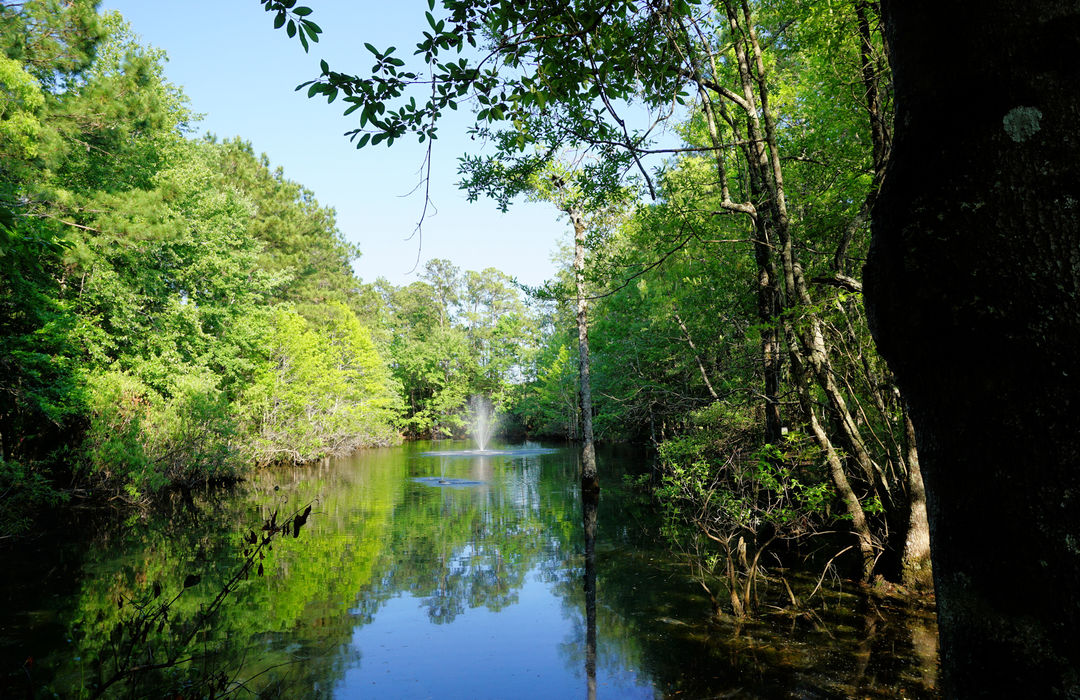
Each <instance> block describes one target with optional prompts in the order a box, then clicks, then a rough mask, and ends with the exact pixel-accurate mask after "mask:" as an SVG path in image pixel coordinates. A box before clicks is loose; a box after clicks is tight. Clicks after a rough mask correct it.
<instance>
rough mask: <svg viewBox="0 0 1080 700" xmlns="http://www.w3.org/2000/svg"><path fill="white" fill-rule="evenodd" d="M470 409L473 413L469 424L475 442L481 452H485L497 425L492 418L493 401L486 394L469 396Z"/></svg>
mask: <svg viewBox="0 0 1080 700" xmlns="http://www.w3.org/2000/svg"><path fill="white" fill-rule="evenodd" d="M469 411H470V413H471V414H472V420H471V421H470V423H469V425H470V427H471V428H472V430H471V432H472V438H473V442H474V443H475V444H476V447H477V449H478V450H479V451H480V452H485V451H487V444H488V440H490V439H491V431H492V429H493V428H494V427H495V421H494V420H492V418H493V415H492V411H491V401H489V400H488V399H487V397H486V396H480V395H479V394H474V395H473V396H471V397H470V398H469Z"/></svg>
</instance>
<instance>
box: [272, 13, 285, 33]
mask: <svg viewBox="0 0 1080 700" xmlns="http://www.w3.org/2000/svg"><path fill="white" fill-rule="evenodd" d="M284 24H285V13H284V12H279V13H277V16H276V17H274V29H281V27H282V26H283V25H284Z"/></svg>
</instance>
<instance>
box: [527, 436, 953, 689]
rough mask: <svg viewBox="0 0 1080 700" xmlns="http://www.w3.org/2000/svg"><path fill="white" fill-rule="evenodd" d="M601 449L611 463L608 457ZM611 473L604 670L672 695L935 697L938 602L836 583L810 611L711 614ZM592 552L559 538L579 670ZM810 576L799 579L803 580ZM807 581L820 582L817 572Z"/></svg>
mask: <svg viewBox="0 0 1080 700" xmlns="http://www.w3.org/2000/svg"><path fill="white" fill-rule="evenodd" d="M599 459H600V462H601V468H602V469H603V468H604V467H605V461H606V460H605V459H604V455H599ZM607 466H608V468H609V469H610V468H611V465H610V464H608V465H607ZM605 483H606V484H610V486H606V487H605V490H604V492H603V494H602V496H601V499H600V504H599V508H598V516H597V520H598V527H597V530H598V533H597V543H596V588H597V605H596V629H597V643H596V661H595V664H596V667H597V669H599V671H600V674H601V675H606V676H608V677H612V676H614V677H620V678H622V679H623V681H624V682H625V681H627V680H628V679H629V678H630V677H636V678H637V679H638V680H639V681H642V680H644V681H645V682H651V683H652V684H653V687H654V688H655V689H656V691H657V693H658V694H660V695H663V696H679V697H716V696H723V697H774V696H777V697H778V696H784V697H791V696H802V695H805V696H807V697H819V696H825V697H852V696H859V697H882V698H884V697H897V693H900V692H902V693H903V694H905V695H906V696H907V697H910V698H917V697H936V695H935V692H936V691H935V681H936V677H937V654H936V647H935V645H934V644H933V641H934V632H935V625H934V618H933V613H932V611H920V610H917V609H916V610H912V609H910V608H907V607H903V606H898V605H892V604H890V605H885V604H881V603H877V602H874V601H873V600H871V599H868V598H867V597H866V596H865V595H862V594H855V593H853V592H845V591H832V592H830V593H829V594H828V598H827V600H826V601H825V607H824V608H823V609H821V608H820V603H821V602H822V601H821V600H820V599H819V600H818V603H819V607H818V608H816V609H815V612H813V613H812V614H805V615H790V614H786V615H785V614H779V613H777V614H772V615H763V616H762V617H761V619H758V620H752V621H749V622H747V623H744V624H741V625H740V624H737V623H736V621H735V620H733V619H723V620H720V621H718V622H712V621H710V619H709V618H710V610H711V608H710V604H709V601H708V600H707V599H706V598H705V597H704V595H702V594H701V593H700V589H699V588H697V586H696V584H695V583H694V582H693V580H692V579H691V578H690V577H689V575H688V573H689V572H688V570H687V569H686V568H685V567H684V566H683V565H681V564H680V563H679V561H678V560H677V559H675V558H674V557H672V555H671V554H670V553H669V552H667V551H666V550H664V549H663V547H662V546H660V544H659V543H660V542H661V539H660V538H659V537H658V536H657V535H656V532H657V530H656V529H654V527H653V526H652V521H653V516H652V511H651V509H650V508H649V506H648V503H647V502H646V501H644V500H642V499H640V498H639V497H637V496H635V494H633V493H627V492H625V491H624V490H623V489H622V488H621V486H620V485H618V483H617V480H616V479H614V478H612V477H611V476H610V475H609V476H608V477H607V478H606V479H605ZM577 507H578V508H580V505H578V506H577ZM584 551H585V542H584V538H583V537H582V535H581V534H580V532H579V534H577V535H576V536H575V537H572V538H570V539H569V540H568V541H565V542H562V543H560V548H559V557H560V558H561V563H558V564H555V565H554V566H552V567H551V569H550V570H549V572H548V574H549V576H550V580H552V582H553V583H554V584H555V587H556V592H557V593H558V594H559V595H560V596H561V597H562V598H563V601H564V602H563V611H564V614H565V615H567V616H568V617H569V618H571V619H572V620H574V624H573V626H572V629H573V630H574V632H573V633H572V635H571V636H570V637H568V638H567V639H566V641H565V642H564V643H563V644H562V646H561V648H560V653H561V654H562V656H563V658H564V662H565V664H566V665H567V667H568V668H569V669H573V670H575V671H578V672H580V669H585V668H587V664H588V663H589V659H588V650H589V644H588V641H589V640H588V636H587V632H588V624H587V617H588V615H587V613H588V600H587V591H586V589H585V587H584V586H583V585H582V581H583V580H584V579H585V574H586V559H585V557H584V556H583V553H584ZM800 580H801V579H800V578H799V577H797V576H793V577H792V585H793V586H795V587H796V589H797V590H798V589H799V586H800ZM805 580H807V581H808V582H809V586H810V588H812V587H813V586H814V584H815V583H816V576H814V577H806V579H805ZM799 592H800V594H801V595H804V594H805V593H808V592H809V588H808V589H807V590H806V591H799ZM764 593H765V595H766V596H773V597H772V598H771V599H769V600H767V601H765V602H766V603H771V604H776V605H777V606H778V607H777V609H779V607H780V606H783V605H784V604H786V600H784V599H785V598H786V593H785V592H784V590H783V588H782V586H780V585H776V586H773V587H772V588H768V587H766V588H765V589H764ZM586 675H587V674H586ZM586 680H587V679H586Z"/></svg>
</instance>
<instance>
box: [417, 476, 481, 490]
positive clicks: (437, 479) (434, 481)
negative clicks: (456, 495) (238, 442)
mask: <svg viewBox="0 0 1080 700" xmlns="http://www.w3.org/2000/svg"><path fill="white" fill-rule="evenodd" d="M413 481H417V482H419V483H421V484H427V485H428V486H444V487H447V488H464V487H468V486H480V485H481V484H483V483H484V482H483V481H470V480H469V479H451V478H449V477H441V476H417V477H414V478H413Z"/></svg>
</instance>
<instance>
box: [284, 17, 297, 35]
mask: <svg viewBox="0 0 1080 700" xmlns="http://www.w3.org/2000/svg"><path fill="white" fill-rule="evenodd" d="M285 33H286V34H288V35H289V38H290V39H292V38H293V37H294V36H296V22H293V21H292V20H291V19H290V20H289V24H288V25H287V26H286V27H285Z"/></svg>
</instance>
